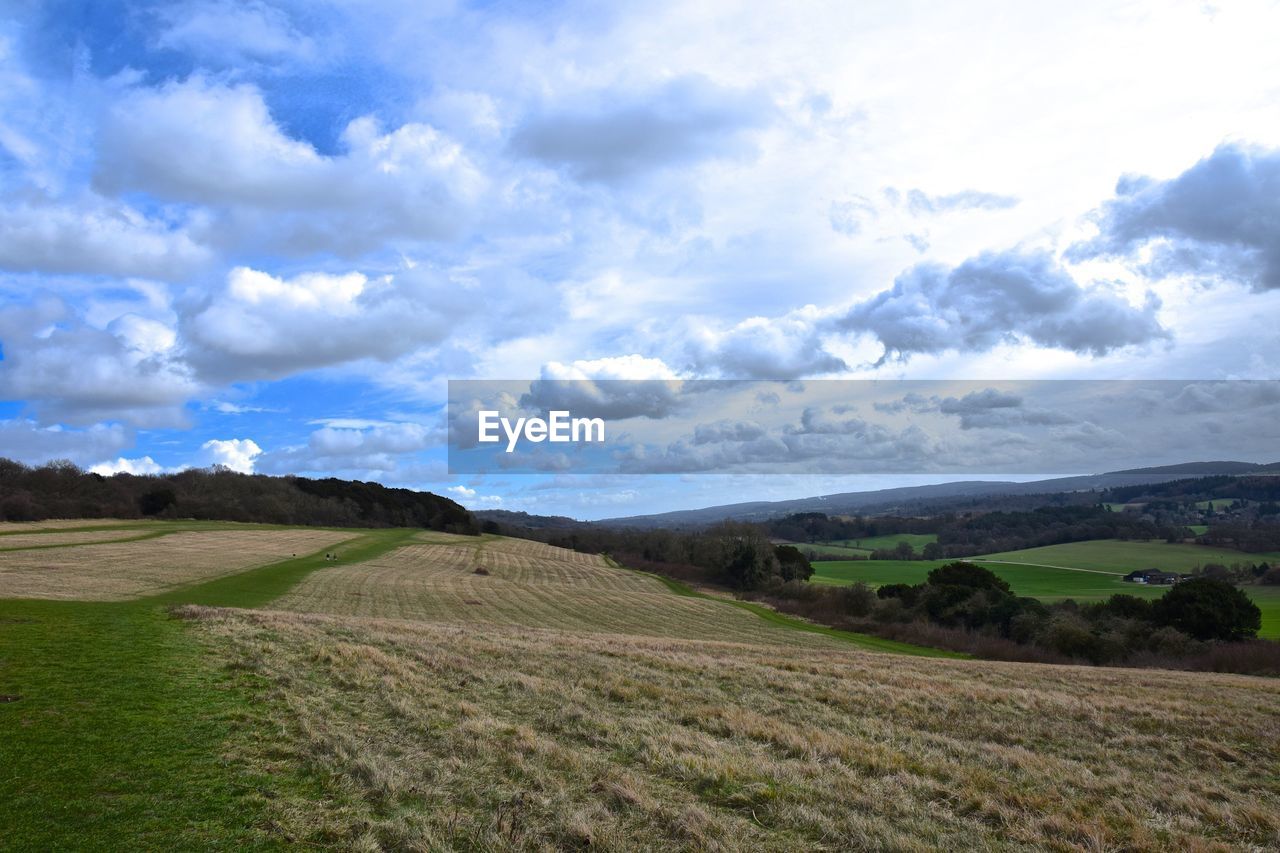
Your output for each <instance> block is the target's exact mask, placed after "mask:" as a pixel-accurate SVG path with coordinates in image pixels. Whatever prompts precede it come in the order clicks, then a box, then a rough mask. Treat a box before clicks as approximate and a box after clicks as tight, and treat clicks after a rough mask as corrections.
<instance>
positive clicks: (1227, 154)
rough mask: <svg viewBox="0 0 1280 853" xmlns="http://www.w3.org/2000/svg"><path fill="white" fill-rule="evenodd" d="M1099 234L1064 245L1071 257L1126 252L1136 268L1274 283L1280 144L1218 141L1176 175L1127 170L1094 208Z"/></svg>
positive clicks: (1279, 258)
mask: <svg viewBox="0 0 1280 853" xmlns="http://www.w3.org/2000/svg"><path fill="white" fill-rule="evenodd" d="M1097 219H1098V227H1099V233H1098V236H1097V237H1095V238H1094V239H1092V240H1089V241H1086V242H1082V243H1078V244H1076V245H1075V246H1072V247H1071V249H1070V250H1068V252H1067V258H1068V259H1070V260H1074V261H1079V260H1086V259H1089V258H1097V257H1133V256H1134V255H1135V254H1136V253H1137V252H1138V251H1139V250H1140V249H1142V248H1143V247H1145V246H1147V245H1148V244H1150V243H1152V241H1159V242H1158V243H1155V244H1154V245H1153V249H1154V251H1153V253H1152V256H1151V258H1150V260H1149V261H1148V262H1147V263H1146V264H1145V265H1144V267H1143V271H1144V272H1145V273H1147V274H1148V275H1151V276H1154V277H1162V276H1168V275H1180V274H1191V275H1200V276H1205V277H1209V278H1225V279H1232V280H1235V281H1239V282H1242V283H1244V284H1247V285H1249V287H1251V288H1253V289H1254V290H1257V291H1263V290H1275V289H1277V288H1280V150H1262V149H1255V148H1245V147H1243V146H1239V145H1224V146H1222V147H1220V148H1218V149H1217V150H1216V151H1214V152H1213V154H1211V155H1210V156H1209V157H1207V158H1205V159H1204V160H1201V161H1200V162H1199V163H1196V164H1195V165H1194V166H1192V167H1191V168H1190V169H1188V170H1187V171H1185V172H1183V173H1182V174H1181V175H1179V176H1178V177H1176V178H1173V179H1171V180H1167V181H1156V180H1153V179H1151V178H1144V177H1135V176H1127V177H1124V178H1121V180H1120V181H1119V183H1118V184H1117V185H1116V198H1114V199H1113V200H1111V201H1108V202H1107V203H1105V204H1104V205H1103V206H1102V208H1101V209H1100V210H1099V211H1098V213H1097Z"/></svg>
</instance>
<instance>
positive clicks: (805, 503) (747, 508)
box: [597, 462, 1280, 527]
mask: <svg viewBox="0 0 1280 853" xmlns="http://www.w3.org/2000/svg"><path fill="white" fill-rule="evenodd" d="M1278 466H1280V463H1274V464H1268V465H1260V464H1254V463H1251V462H1189V463H1185V464H1181V465H1166V466H1161V467H1156V468H1134V469H1129V470H1124V471H1112V472H1108V473H1104V474H1089V475H1083V476H1077V477H1057V478H1052V479H1045V480H1035V481H1032V482H1027V483H1015V482H1005V481H985V480H973V481H957V482H951V483H940V484H937V485H929V486H906V487H902V488H895V489H877V490H874V491H866V492H840V493H837V494H830V495H818V496H815V497H809V498H797V499H794V500H786V501H751V502H747V503H736V504H724V505H721V506H712V507H705V508H702V509H690V510H677V511H674V512H664V513H657V514H654V515H637V516H626V517H619V518H608V519H602V520H600V521H599V522H597V524H600V525H602V526H621V527H695V526H700V525H707V524H713V523H715V522H717V521H723V520H725V519H733V520H736V521H765V520H767V519H771V518H777V517H780V516H783V515H790V514H792V513H800V512H822V513H826V514H827V515H845V514H858V513H870V512H885V513H887V512H894V511H907V510H910V509H912V508H920V507H921V505H923V504H926V503H927V504H930V505H931V509H933V510H935V511H936V510H938V509H942V508H945V506H946V505H947V503H948V502H949V501H959V500H967V499H974V498H991V497H995V496H1002V495H1004V496H1021V495H1042V496H1043V495H1053V494H1061V493H1069V492H1087V491H1090V490H1100V489H1111V488H1118V487H1122V486H1134V485H1142V484H1149V483H1163V482H1168V481H1172V480H1181V479H1187V478H1195V477H1208V476H1217V475H1226V476H1239V475H1244V474H1270V473H1275V472H1276V470H1278Z"/></svg>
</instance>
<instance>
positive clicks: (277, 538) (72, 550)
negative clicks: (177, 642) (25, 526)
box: [0, 528, 350, 601]
mask: <svg viewBox="0 0 1280 853" xmlns="http://www.w3.org/2000/svg"><path fill="white" fill-rule="evenodd" d="M72 535H75V536H95V537H101V536H103V535H104V534H103V533H102V532H97V533H85V532H80V533H76V534H67V533H56V534H48V535H41V536H38V537H37V536H35V535H32V536H21V537H18V536H15V537H7V538H5V539H3V540H0V542H2V543H4V544H3V545H0V596H4V597H8V598H62V599H78V600H91V601H116V600H121V599H127V598H137V597H140V596H143V595H148V594H154V593H157V592H160V591H162V590H164V589H168V588H172V587H178V586H182V585H185V584H190V583H193V582H196V581H200V580H207V579H209V578H212V577H216V576H218V575H224V574H231V573H235V572H237V571H241V570H244V569H247V568H250V567H252V566H255V565H261V564H264V563H270V562H274V561H276V560H280V559H284V558H286V557H290V556H293V555H296V554H297V553H299V552H308V551H314V550H316V549H318V548H322V547H325V546H328V545H334V544H336V543H338V542H341V541H342V540H343V539H347V538H350V534H347V533H341V532H337V531H331V530H318V529H313V530H254V529H247V528H243V529H225V530H180V531H176V532H173V533H168V534H166V535H163V536H149V537H146V538H136V539H134V540H133V541H123V542H112V541H106V542H102V541H100V540H99V541H97V542H95V543H93V544H81V545H78V546H76V547H48V546H57V545H63V546H75V545H76V543H75V542H74V541H67V540H68V539H69V537H71V536H72ZM36 539H39V540H40V541H39V542H38V543H35V545H34V547H33V546H28V547H26V548H22V549H14V548H13V547H12V546H11V544H10V543H12V542H14V541H17V540H22V541H32V540H36ZM44 540H54V541H44ZM40 546H45V547H40Z"/></svg>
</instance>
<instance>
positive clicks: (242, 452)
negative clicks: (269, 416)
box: [198, 438, 262, 474]
mask: <svg viewBox="0 0 1280 853" xmlns="http://www.w3.org/2000/svg"><path fill="white" fill-rule="evenodd" d="M261 455H262V448H261V447H259V446H258V443H257V442H255V441H254V440H253V439H251V438H228V439H218V438H214V439H210V440H209V441H206V442H205V443H204V444H202V445H200V454H199V457H198V464H199V465H200V466H201V467H205V466H211V465H220V466H222V467H224V468H230V469H231V470H232V471H239V472H240V473H241V474H252V473H253V465H254V460H256V459H257V458H258V457H259V456H261Z"/></svg>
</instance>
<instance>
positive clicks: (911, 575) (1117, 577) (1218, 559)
mask: <svg viewBox="0 0 1280 853" xmlns="http://www.w3.org/2000/svg"><path fill="white" fill-rule="evenodd" d="M1262 560H1270V561H1271V562H1272V563H1276V562H1280V555H1276V554H1247V555H1246V554H1242V553H1241V552H1239V551H1227V550H1224V549H1217V548H1204V547H1201V546H1198V545H1183V544H1177V545H1169V544H1165V543H1163V542H1122V541H1118V540H1110V539H1108V540H1095V541H1092V542H1073V543H1069V544H1066V545H1051V546H1048V547H1045V548H1028V549H1026V550H1022V551H1009V552H1005V553H1001V554H989V555H985V556H982V557H974V558H972V560H971V561H972V562H975V563H978V564H979V565H983V566H986V567H987V568H989V569H990V570H991V571H993V572H995V573H996V574H997V575H999V576H1000V577H1002V578H1004V580H1006V581H1008V582H1009V585H1010V586H1011V587H1013V590H1014V592H1016V593H1017V594H1019V595H1026V596H1031V597H1033V598H1039V599H1042V600H1044V601H1060V600H1062V599H1064V598H1074V599H1075V600H1077V601H1098V600H1100V599H1103V598H1107V597H1109V596H1111V595H1115V594H1116V593H1120V592H1123V593H1128V594H1130V595H1136V596H1139V597H1142V598H1158V597H1159V596H1161V595H1163V594H1164V593H1165V592H1166V591H1167V588H1165V587H1158V586H1157V587H1151V586H1143V585H1141V584H1132V583H1126V582H1125V581H1124V580H1123V579H1122V578H1123V576H1124V574H1126V573H1128V572H1129V571H1130V570H1132V569H1135V568H1149V567H1159V568H1163V569H1167V570H1171V571H1181V572H1188V571H1190V570H1191V569H1193V568H1195V567H1196V566H1200V565H1204V564H1205V563H1223V564H1226V565H1231V564H1232V563H1238V562H1250V563H1252V562H1258V561H1262ZM947 562H950V561H948V560H934V561H929V560H906V561H897V560H855V561H848V562H844V561H839V562H835V561H828V562H818V563H814V564H813V565H814V572H815V574H814V578H813V580H814V581H815V582H817V583H827V584H838V585H842V584H850V583H855V582H857V581H863V582H865V583H867V584H870V585H871V586H881V585H883V584H889V583H920V582H921V581H923V580H924V579H925V576H926V575H927V574H928V573H929V572H930V571H931V570H932V569H934V568H937V567H938V566H941V565H945V564H946V563H947ZM1080 570H1084V571H1080ZM1245 591H1246V592H1247V593H1248V594H1249V596H1250V597H1251V598H1252V599H1253V600H1254V602H1255V603H1256V604H1257V605H1258V608H1259V609H1260V610H1261V611H1262V630H1261V631H1260V632H1259V636H1263V637H1269V638H1280V587H1267V586H1248V587H1245Z"/></svg>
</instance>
